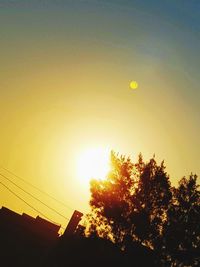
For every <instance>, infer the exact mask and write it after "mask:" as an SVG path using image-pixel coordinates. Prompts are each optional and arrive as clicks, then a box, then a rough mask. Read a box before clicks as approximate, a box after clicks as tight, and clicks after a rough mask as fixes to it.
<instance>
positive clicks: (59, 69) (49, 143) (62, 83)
mask: <svg viewBox="0 0 200 267" xmlns="http://www.w3.org/2000/svg"><path fill="white" fill-rule="evenodd" d="M19 2H20V1H19ZM22 2H23V1H22ZM22 2H20V3H21V4H17V3H16V4H13V5H6V4H4V5H3V6H2V9H1V11H0V13H1V14H0V15H1V16H0V25H1V26H0V33H1V36H3V39H2V41H1V44H0V46H1V49H0V53H1V63H0V83H1V87H0V122H1V131H0V163H1V165H2V166H4V167H6V168H8V169H9V170H11V171H13V172H14V173H16V174H17V175H20V176H21V177H23V178H24V179H25V180H27V181H29V182H31V183H32V184H34V185H36V186H37V187H39V188H41V189H42V190H44V191H46V192H48V193H49V194H51V195H53V196H54V197H56V198H58V199H59V200H62V201H63V202H65V203H66V204H67V205H68V206H69V207H70V208H72V209H74V208H76V209H78V210H80V211H83V212H85V211H87V209H88V200H89V185H88V184H86V182H85V180H84V179H81V178H80V177H79V175H77V173H78V171H77V162H78V159H79V157H80V155H81V154H82V153H84V151H85V150H87V149H90V148H96V147H102V148H108V149H110V150H111V149H113V150H115V151H116V152H119V153H122V154H126V155H131V157H132V158H133V160H135V159H136V158H137V155H138V153H139V152H142V153H143V154H144V158H145V159H146V160H148V159H149V158H150V157H151V156H152V155H153V154H154V153H155V154H156V158H157V159H158V161H161V160H163V159H164V160H165V162H166V165H167V170H168V172H169V174H170V177H171V179H172V181H173V183H176V182H177V180H178V179H180V178H181V177H182V176H184V175H188V174H190V172H191V171H193V172H194V173H197V174H199V158H200V157H199V137H198V133H199V130H200V129H199V103H198V99H199V96H200V95H199V89H198V87H199V76H198V71H197V70H199V62H200V60H198V59H199V53H198V51H199V50H198V47H199V34H198V31H197V30H198V25H200V24H198V23H197V19H198V17H197V14H196V11H195V10H196V9H195V8H194V7H193V6H192V5H191V6H190V5H189V4H185V8H183V7H182V6H181V5H178V4H175V3H174V1H164V2H163V3H164V4H163V6H162V5H156V8H154V4H155V3H156V1H152V5H150V4H148V3H147V4H146V5H145V4H140V3H139V1H132V2H134V3H131V1H126V3H125V4H123V3H122V2H120V1H117V2H118V4H115V3H114V1H107V3H106V2H102V3H100V2H99V1H93V2H92V1H85V2H84V4H83V2H82V1H76V3H72V2H71V1H69V2H68V4H67V3H65V4H64V3H63V4H62V3H60V4H58V5H57V6H56V5H55V4H53V2H52V1H49V4H46V5H44V6H40V4H39V2H38V3H37V4H36V3H35V4H34V3H33V2H34V1H33V2H32V4H30V5H27V4H24V3H22ZM61 2H62V1H61ZM94 2H95V3H94ZM144 2H145V1H144ZM5 3H6V2H5ZM119 3H120V4H119ZM186 5H188V6H187V8H186ZM171 10H173V12H171ZM157 12H158V14H160V15H159V16H158V15H157ZM185 14H187V16H188V21H187V22H186V21H185V20H183V18H184V17H185ZM183 40H184V42H183ZM131 80H136V81H137V82H138V83H139V87H138V89H137V90H135V91H133V90H131V89H130V88H129V83H130V81H131ZM1 173H3V174H6V172H5V171H3V170H1ZM9 177H10V178H12V179H13V181H15V182H17V183H18V184H19V185H20V186H23V188H25V189H26V190H29V191H31V192H32V193H34V194H35V195H36V196H37V197H40V198H41V199H42V200H43V201H45V202H47V203H49V205H51V206H52V207H54V208H56V209H58V210H59V211H60V212H62V214H64V215H66V216H67V217H69V216H70V215H71V213H72V210H70V209H67V208H64V207H61V206H60V205H58V204H56V203H55V202H54V201H51V200H50V199H49V198H46V197H45V196H41V194H40V193H38V192H36V191H35V190H33V188H31V187H29V186H27V185H26V184H24V183H22V181H20V180H18V179H17V178H14V177H13V176H11V175H9ZM1 181H2V182H4V183H5V184H7V185H8V186H9V187H10V188H11V189H12V190H14V191H15V192H17V193H18V194H20V195H21V196H23V197H24V199H26V200H27V201H29V202H30V203H31V204H32V205H34V206H35V207H37V208H38V209H39V210H41V211H42V212H43V213H45V214H47V215H48V216H49V217H50V218H52V220H54V221H57V222H58V223H62V224H63V225H65V224H66V220H65V219H64V218H61V217H59V216H58V215H56V214H54V213H53V212H51V211H50V210H48V209H47V208H46V207H43V206H42V205H41V204H39V203H37V201H34V200H33V199H31V198H30V197H29V196H27V195H26V194H25V193H22V192H20V190H19V189H17V188H15V187H14V185H12V184H10V183H9V182H8V181H6V180H5V179H3V178H1ZM0 205H3V206H7V207H8V208H11V209H14V210H16V211H17V212H27V213H29V214H32V215H33V216H36V215H37V213H36V212H34V211H32V210H31V209H30V208H29V207H27V205H25V204H23V203H22V202H20V200H17V199H16V197H15V196H13V195H12V194H11V193H9V192H8V191H7V190H6V188H3V187H2V186H1V187H0Z"/></svg>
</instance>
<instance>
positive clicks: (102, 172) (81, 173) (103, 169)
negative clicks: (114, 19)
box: [77, 147, 109, 184]
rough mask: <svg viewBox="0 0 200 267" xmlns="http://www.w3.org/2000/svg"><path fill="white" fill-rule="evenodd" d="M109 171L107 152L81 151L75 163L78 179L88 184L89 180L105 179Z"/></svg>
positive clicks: (104, 150)
mask: <svg viewBox="0 0 200 267" xmlns="http://www.w3.org/2000/svg"><path fill="white" fill-rule="evenodd" d="M108 171H109V150H108V149H105V148H100V147H96V148H89V149H86V150H85V151H83V152H82V153H81V154H80V156H79V158H78V161H77V172H78V179H79V181H81V182H83V183H88V184H89V181H90V180H91V179H93V178H94V179H105V178H106V175H107V173H108Z"/></svg>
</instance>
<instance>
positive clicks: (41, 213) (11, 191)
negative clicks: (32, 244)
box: [0, 181, 64, 229]
mask: <svg viewBox="0 0 200 267" xmlns="http://www.w3.org/2000/svg"><path fill="white" fill-rule="evenodd" d="M0 184H1V185H2V186H4V187H5V188H6V189H7V190H8V191H9V192H10V193H12V194H13V195H14V196H16V197H17V198H18V199H20V200H21V201H23V202H24V203H25V204H26V205H27V206H29V207H30V208H31V209H33V210H34V211H36V212H37V213H39V214H40V215H42V216H43V217H44V218H46V219H47V220H48V221H50V222H52V223H53V224H57V225H58V223H56V222H54V221H53V220H51V219H50V218H49V217H48V216H46V215H45V214H44V213H43V212H41V211H39V210H38V209H36V208H34V207H33V206H32V205H31V204H29V203H28V202H27V201H26V200H24V199H23V198H22V197H20V196H19V195H18V194H16V193H15V192H14V191H13V190H11V189H10V188H9V187H8V186H7V185H5V184H4V183H3V182H1V181H0ZM60 227H61V228H62V229H64V227H62V226H61V225H60Z"/></svg>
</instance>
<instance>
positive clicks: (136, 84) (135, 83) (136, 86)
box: [130, 81, 138, 90]
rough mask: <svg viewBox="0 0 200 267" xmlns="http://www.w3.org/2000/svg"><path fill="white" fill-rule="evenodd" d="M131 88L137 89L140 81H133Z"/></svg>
mask: <svg viewBox="0 0 200 267" xmlns="http://www.w3.org/2000/svg"><path fill="white" fill-rule="evenodd" d="M130 88H131V89H133V90H135V89H137V88H138V83H137V82H136V81H131V82H130Z"/></svg>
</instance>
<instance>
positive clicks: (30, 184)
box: [0, 166, 74, 211]
mask: <svg viewBox="0 0 200 267" xmlns="http://www.w3.org/2000/svg"><path fill="white" fill-rule="evenodd" d="M0 167H1V168H2V169H3V170H5V171H7V172H8V173H10V174H11V175H13V176H15V177H16V178H18V179H19V180H21V181H23V182H24V183H26V184H28V185H29V186H31V187H33V188H34V189H36V190H38V191H39V192H40V193H42V194H44V195H46V196H48V197H49V198H51V199H53V200H54V201H56V202H57V203H59V204H61V205H63V206H64V207H66V208H67V209H70V210H72V211H73V210H74V209H73V208H71V207H70V206H68V205H66V204H65V203H63V202H62V201H60V200H58V199H57V198H55V197H53V196H52V195H50V194H49V193H47V192H45V191H43V190H41V189H40V188H38V187H37V186H35V185H33V184H32V183H30V182H28V181H26V180H25V179H23V178H22V177H21V176H19V175H16V174H15V173H14V172H12V171H10V170H8V169H7V168H5V167H3V166H0Z"/></svg>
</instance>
